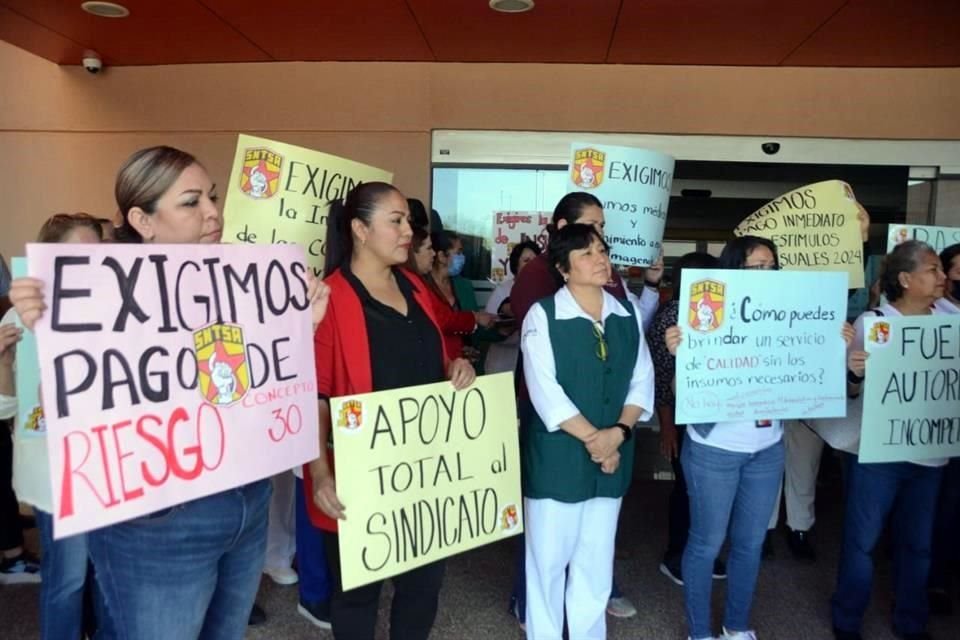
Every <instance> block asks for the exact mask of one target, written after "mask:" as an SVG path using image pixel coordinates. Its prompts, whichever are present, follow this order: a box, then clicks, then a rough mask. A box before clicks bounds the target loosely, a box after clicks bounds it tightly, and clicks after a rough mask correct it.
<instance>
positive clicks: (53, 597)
mask: <svg viewBox="0 0 960 640" xmlns="http://www.w3.org/2000/svg"><path fill="white" fill-rule="evenodd" d="M34 513H35V514H36V516H37V528H38V529H39V530H40V546H41V548H42V550H43V554H42V555H41V556H40V572H41V575H42V576H43V582H41V583H40V637H41V638H43V640H47V639H49V640H63V639H64V638H67V639H71V640H72V639H75V638H79V637H80V636H81V635H82V633H83V588H84V585H85V584H86V581H87V562H88V561H89V555H88V554H87V534H85V533H79V534H77V535H74V536H70V537H69V538H61V539H60V540H54V539H53V516H52V515H50V514H49V513H47V512H46V511H41V510H40V509H34Z"/></svg>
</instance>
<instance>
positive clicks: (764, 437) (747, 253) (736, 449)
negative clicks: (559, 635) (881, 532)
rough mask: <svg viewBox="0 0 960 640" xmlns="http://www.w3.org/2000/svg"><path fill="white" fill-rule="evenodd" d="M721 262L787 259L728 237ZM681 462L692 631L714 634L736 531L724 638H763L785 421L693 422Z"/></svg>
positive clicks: (770, 248)
mask: <svg viewBox="0 0 960 640" xmlns="http://www.w3.org/2000/svg"><path fill="white" fill-rule="evenodd" d="M719 266H720V267H721V268H726V269H751V270H764V271H775V270H778V269H779V268H780V261H779V259H778V256H777V249H776V247H775V246H774V245H773V243H771V242H770V241H768V240H765V239H764V238H757V237H753V236H744V237H742V238H736V239H735V240H731V241H730V242H729V243H727V246H725V247H724V249H723V253H722V254H721V256H720V264H719ZM851 331H852V329H850V328H849V327H844V334H845V339H848V340H849V338H851V337H852V336H851V335H850V332H851ZM681 339H682V334H681V331H680V328H679V327H678V326H672V327H670V328H668V329H667V330H666V331H665V332H664V342H665V343H666V346H667V349H668V350H669V352H670V354H671V355H676V352H677V347H678V346H679V345H680V341H681ZM680 463H681V466H682V468H683V475H684V479H685V480H686V484H687V491H688V494H689V501H690V532H689V536H688V539H687V544H686V547H685V549H684V551H683V559H682V562H681V571H682V576H683V593H684V600H685V601H686V613H687V625H688V627H689V630H690V637H691V638H692V639H693V640H701V639H706V638H713V637H714V636H713V633H712V632H711V621H710V597H711V592H712V589H713V584H712V581H713V573H714V563H715V562H716V559H717V555H718V554H719V552H720V548H721V547H722V546H723V543H724V541H725V539H727V538H728V532H729V540H730V553H729V556H728V573H727V576H728V583H727V605H726V609H725V618H724V623H723V636H722V637H723V638H731V639H734V638H735V639H736V640H755V639H756V634H755V632H754V631H752V630H750V609H751V607H752V606H753V595H754V591H755V589H756V584H757V576H758V574H759V572H760V555H761V550H762V547H763V541H764V538H765V537H766V533H767V524H768V522H769V520H770V514H771V513H773V508H774V504H775V502H776V500H777V496H778V495H779V489H780V480H781V478H782V477H783V469H784V448H783V424H782V422H781V421H780V420H763V421H752V420H751V421H738V422H717V423H707V424H691V425H687V429H686V435H685V437H684V443H683V450H682V452H681V453H680Z"/></svg>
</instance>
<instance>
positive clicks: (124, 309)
mask: <svg viewBox="0 0 960 640" xmlns="http://www.w3.org/2000/svg"><path fill="white" fill-rule="evenodd" d="M27 257H28V260H29V269H30V275H31V276H33V277H35V278H39V279H40V280H42V281H43V282H44V291H45V295H46V296H47V299H46V304H47V311H46V312H45V313H44V315H43V317H42V318H41V320H40V321H39V322H38V323H37V326H36V334H37V344H38V347H39V362H40V376H41V381H42V385H43V410H44V415H45V417H46V425H47V432H48V436H47V445H48V452H49V456H50V480H51V486H52V487H53V515H54V531H55V536H56V537H58V538H60V537H63V536H66V535H70V534H73V533H81V532H84V531H89V530H91V529H95V528H98V527H102V526H105V525H109V524H113V523H116V522H122V521H124V520H129V519H131V518H135V517H137V516H141V515H144V514H147V513H151V512H154V511H157V510H159V509H163V508H165V507H170V506H172V505H177V504H180V503H183V502H186V501H189V500H193V499H195V498H199V497H202V496H206V495H210V494H212V493H216V492H218V491H224V490H226V489H230V488H232V487H237V486H240V485H244V484H247V483H250V482H253V481H255V480H259V479H261V478H265V477H268V476H271V475H274V474H275V473H278V472H280V471H284V470H287V469H290V468H292V467H295V466H297V465H300V464H303V463H304V462H307V461H309V460H313V459H315V458H316V457H317V456H318V455H319V442H318V428H317V420H318V414H317V396H316V388H317V384H316V371H315V365H314V358H313V331H312V327H311V314H310V302H309V300H308V298H307V267H306V266H305V256H304V253H303V249H302V248H300V247H296V246H271V247H249V246H229V245H136V246H133V245H117V244H101V245H76V244H30V245H27Z"/></svg>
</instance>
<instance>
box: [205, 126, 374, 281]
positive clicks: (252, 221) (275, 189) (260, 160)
mask: <svg viewBox="0 0 960 640" xmlns="http://www.w3.org/2000/svg"><path fill="white" fill-rule="evenodd" d="M392 180H393V174H392V173H390V172H389V171H384V170H383V169H378V168H376V167H371V166H368V165H365V164H361V163H359V162H354V161H353V160H348V159H346V158H339V157H337V156H334V155H330V154H328V153H321V152H319V151H313V150H312V149H305V148H303V147H298V146H295V145H292V144H285V143H283V142H277V141H276V140H268V139H266V138H257V137H255V136H248V135H245V134H240V135H239V136H238V137H237V149H236V152H235V154H234V158H233V168H232V169H231V171H230V182H229V184H228V186H227V195H226V201H225V202H224V205H223V217H224V227H223V241H224V242H230V243H236V242H246V243H250V244H284V243H296V244H300V245H302V246H303V248H304V250H305V251H306V252H307V258H308V264H309V265H310V268H312V269H313V271H314V274H315V275H318V276H320V275H322V274H323V264H324V256H325V255H326V249H325V246H324V245H325V243H326V233H327V211H328V210H329V208H330V207H329V203H330V201H331V200H336V199H341V198H345V197H346V195H347V193H349V192H350V190H351V189H353V188H354V187H355V186H357V185H358V184H360V183H362V182H388V183H389V182H391V181H392Z"/></svg>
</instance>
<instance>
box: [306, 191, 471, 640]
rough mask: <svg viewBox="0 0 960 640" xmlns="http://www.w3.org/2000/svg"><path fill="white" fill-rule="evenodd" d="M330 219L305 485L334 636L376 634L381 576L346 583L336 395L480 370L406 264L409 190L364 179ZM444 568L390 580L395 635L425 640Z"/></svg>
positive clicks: (464, 377) (456, 379) (459, 379)
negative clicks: (451, 345)
mask: <svg viewBox="0 0 960 640" xmlns="http://www.w3.org/2000/svg"><path fill="white" fill-rule="evenodd" d="M328 220H329V221H330V223H329V226H328V230H327V263H326V273H327V274H328V275H327V279H326V283H327V284H328V285H329V287H330V310H329V313H328V314H327V317H326V318H324V320H323V322H322V323H321V324H320V326H319V328H318V329H317V332H316V336H315V342H316V360H317V389H318V393H319V395H320V449H321V451H323V452H325V455H322V456H320V458H318V459H317V460H314V461H313V462H311V463H310V464H308V465H305V466H304V472H305V473H304V476H305V479H304V483H305V484H304V487H305V489H306V493H307V496H310V497H311V498H312V500H309V501H308V505H307V507H308V509H309V512H310V519H311V521H312V522H313V524H314V525H315V526H317V527H319V528H320V529H322V530H323V531H324V533H325V541H324V543H325V546H326V548H327V551H328V554H329V560H330V568H331V570H332V573H333V578H334V579H333V582H334V593H333V598H332V601H331V622H332V623H333V635H334V638H337V639H338V640H344V639H349V640H373V637H374V631H375V629H376V624H377V610H378V605H379V600H380V591H381V588H382V587H383V582H382V581H380V582H375V583H373V584H369V585H366V586H363V587H359V588H356V589H351V590H349V591H343V589H342V580H341V578H340V576H341V573H340V558H339V554H338V549H339V542H338V538H337V521H338V520H342V519H344V517H345V516H344V514H345V512H346V510H347V509H348V508H349V507H350V505H344V504H342V503H341V501H340V499H339V498H338V497H337V492H336V484H335V480H334V451H333V448H332V444H331V438H330V434H331V428H330V404H329V399H330V398H332V397H338V396H344V395H354V394H360V393H367V392H371V391H385V390H387V389H397V388H402V387H410V386H414V385H420V384H428V383H435V382H440V381H442V380H450V381H451V382H452V383H453V386H454V387H455V388H457V389H463V388H466V387H468V386H469V385H470V384H472V383H473V380H474V378H475V373H474V370H473V367H472V366H470V363H469V362H467V361H466V360H463V359H462V358H458V359H454V360H452V361H451V360H449V359H448V358H447V356H446V355H445V353H444V347H443V339H442V331H441V330H440V327H439V326H438V323H437V320H436V318H435V316H434V314H433V311H432V308H431V301H430V296H431V295H433V294H432V293H430V292H429V291H428V290H427V288H426V287H425V286H424V285H423V283H422V281H421V280H420V279H419V277H417V276H416V275H414V274H413V273H412V272H410V271H408V270H407V269H404V268H402V266H401V265H403V264H404V263H406V262H407V259H408V255H409V252H410V247H411V240H412V237H413V230H412V229H411V227H410V210H409V207H408V204H407V201H406V199H405V198H404V197H403V194H401V193H400V192H399V191H398V190H397V189H396V188H395V187H393V186H391V185H389V184H385V183H382V182H368V183H364V184H361V185H358V186H357V187H355V188H354V189H353V190H352V191H350V193H348V194H347V198H346V200H344V201H343V202H339V201H335V202H333V203H332V204H331V206H330V213H329V216H328ZM443 573H444V562H443V561H439V562H435V563H432V564H428V565H426V566H423V567H419V568H417V569H413V570H411V571H408V572H407V573H404V574H402V575H399V576H395V577H394V578H393V579H392V581H393V586H394V596H393V605H392V607H391V613H390V637H391V638H392V639H394V640H401V639H402V640H426V639H427V637H428V636H429V635H430V630H431V628H432V627H433V621H434V619H435V618H436V614H437V604H438V598H439V594H440V585H441V582H442V580H443Z"/></svg>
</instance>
